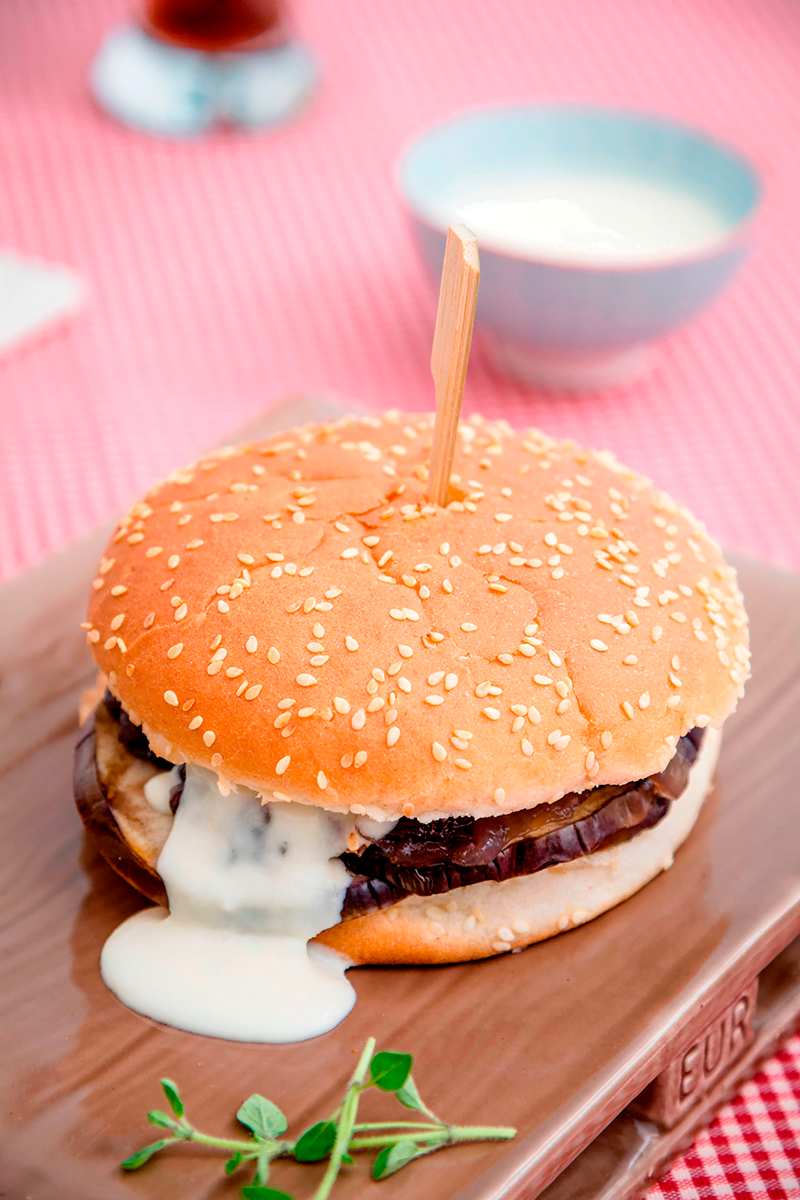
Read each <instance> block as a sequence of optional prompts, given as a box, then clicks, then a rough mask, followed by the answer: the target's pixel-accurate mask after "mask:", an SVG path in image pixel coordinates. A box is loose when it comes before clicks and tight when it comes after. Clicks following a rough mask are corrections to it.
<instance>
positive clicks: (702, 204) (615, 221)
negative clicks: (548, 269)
mask: <svg viewBox="0 0 800 1200" xmlns="http://www.w3.org/2000/svg"><path fill="white" fill-rule="evenodd" d="M450 201H451V203H452V205H453V208H454V210H455V215H456V216H457V218H458V219H459V220H460V221H464V222H465V223H466V224H467V225H468V226H469V227H470V229H472V230H473V231H474V233H475V234H476V235H477V237H478V241H479V242H481V243H482V244H483V245H485V246H487V247H494V248H496V249H499V250H508V251H510V252H511V253H512V254H522V255H535V256H536V257H540V258H548V259H552V260H554V261H572V262H576V263H606V264H611V263H618V264H625V263H646V262H658V261H661V260H665V259H666V260H668V259H670V258H672V257H675V256H681V255H685V254H696V253H700V252H701V251H704V250H707V249H708V248H709V247H711V246H713V245H714V243H716V242H718V241H719V240H720V239H721V238H723V237H724V236H725V234H726V233H727V230H728V224H727V222H726V220H725V218H724V216H723V215H722V214H721V213H720V212H718V211H717V209H716V208H715V207H714V205H713V204H712V203H710V202H708V201H707V200H706V199H705V197H703V196H701V195H695V194H693V193H691V192H688V191H682V190H680V189H678V188H676V187H672V186H669V185H668V184H661V183H656V182H651V181H649V180H644V179H636V178H633V177H628V176H625V175H614V174H608V175H599V174H598V175H588V174H587V175H582V174H579V173H577V172H576V173H570V174H565V175H563V176H557V175H553V176H548V175H542V176H539V175H530V176H528V177H525V176H524V175H521V176H515V177H510V178H507V179H504V180H502V181H501V182H498V183H497V184H496V185H495V186H494V187H492V186H491V185H489V184H486V185H485V187H484V188H483V189H482V192H480V193H479V192H476V193H474V194H472V195H470V196H468V197H463V198H462V199H461V200H459V199H458V197H451V198H450ZM442 215H443V213H440V214H439V217H440V219H441V217H442Z"/></svg>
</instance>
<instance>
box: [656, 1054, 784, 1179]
mask: <svg viewBox="0 0 800 1200" xmlns="http://www.w3.org/2000/svg"><path fill="white" fill-rule="evenodd" d="M798 1097H800V1036H797V1035H795V1036H794V1037H793V1038H791V1039H790V1040H789V1041H788V1042H787V1043H786V1045H785V1047H784V1049H783V1050H782V1051H781V1052H780V1054H777V1055H776V1056H775V1057H774V1058H772V1059H770V1060H769V1062H767V1064H766V1065H765V1067H764V1069H763V1070H762V1071H759V1073H758V1075H756V1076H755V1077H754V1078H753V1079H751V1080H750V1082H749V1083H748V1084H746V1085H745V1086H744V1087H743V1088H742V1090H741V1092H740V1093H739V1095H738V1096H736V1098H735V1099H734V1100H733V1102H732V1103H731V1104H726V1106H725V1107H724V1108H723V1109H722V1110H721V1111H720V1113H719V1115H718V1116H717V1118H716V1119H715V1120H714V1121H712V1123H711V1125H710V1126H709V1127H708V1129H706V1130H705V1132H704V1133H702V1134H701V1135H700V1136H699V1137H698V1139H697V1141H696V1142H695V1143H694V1145H693V1146H692V1147H691V1149H690V1150H689V1151H687V1153H686V1154H684V1156H683V1157H682V1158H680V1159H678V1161H677V1162H676V1163H675V1164H674V1166H673V1167H672V1170H671V1171H670V1172H669V1174H668V1175H665V1176H664V1178H663V1179H662V1180H661V1181H660V1182H659V1183H657V1184H656V1186H655V1187H654V1188H652V1189H651V1191H650V1192H649V1193H648V1198H647V1200H656V1197H658V1198H659V1200H712V1198H713V1200H717V1197H721V1196H750V1197H752V1198H753V1200H767V1198H769V1200H785V1198H788V1197H792V1198H794V1200H796V1198H797V1197H800V1106H799V1105H798Z"/></svg>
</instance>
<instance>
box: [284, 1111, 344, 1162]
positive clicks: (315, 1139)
mask: <svg viewBox="0 0 800 1200" xmlns="http://www.w3.org/2000/svg"><path fill="white" fill-rule="evenodd" d="M335 1141H336V1125H335V1124H334V1122H333V1121H318V1122H317V1124H316V1125H312V1126H311V1128H310V1129H307V1130H306V1131H305V1133H303V1134H301V1136H300V1139H299V1140H298V1142H297V1144H296V1145H295V1148H294V1156H295V1158H296V1159H297V1161H298V1162H319V1161H320V1159H322V1158H327V1157H328V1155H329V1154H330V1152H331V1150H332V1149H333V1143H334V1142H335Z"/></svg>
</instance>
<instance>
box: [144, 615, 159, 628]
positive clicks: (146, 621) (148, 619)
mask: <svg viewBox="0 0 800 1200" xmlns="http://www.w3.org/2000/svg"><path fill="white" fill-rule="evenodd" d="M155 619H156V614H155V613H154V612H151V613H148V614H147V616H146V617H145V619H144V620H143V621H142V625H144V627H145V629H149V628H150V626H151V625H152V624H153V621H155Z"/></svg>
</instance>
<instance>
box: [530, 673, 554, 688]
mask: <svg viewBox="0 0 800 1200" xmlns="http://www.w3.org/2000/svg"><path fill="white" fill-rule="evenodd" d="M533 682H534V683H538V684H539V686H540V687H549V686H550V684H551V683H552V682H553V681H552V679H551V678H550V676H549V675H534V677H533Z"/></svg>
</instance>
